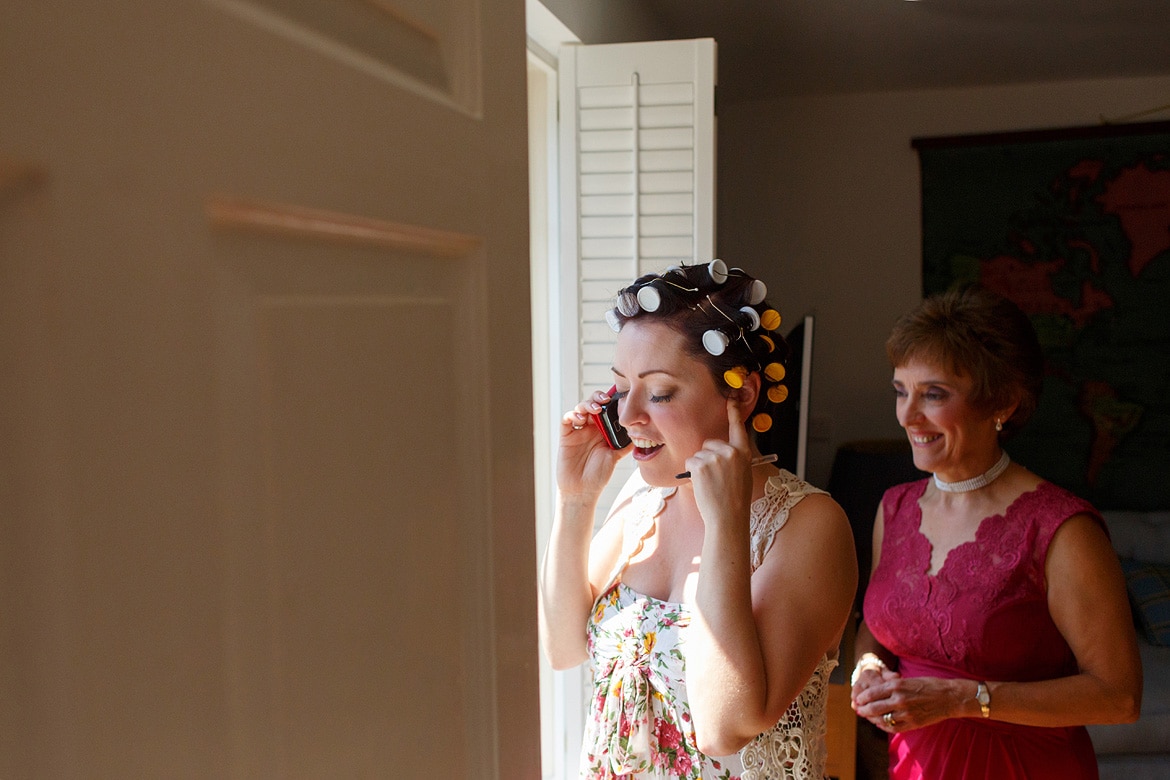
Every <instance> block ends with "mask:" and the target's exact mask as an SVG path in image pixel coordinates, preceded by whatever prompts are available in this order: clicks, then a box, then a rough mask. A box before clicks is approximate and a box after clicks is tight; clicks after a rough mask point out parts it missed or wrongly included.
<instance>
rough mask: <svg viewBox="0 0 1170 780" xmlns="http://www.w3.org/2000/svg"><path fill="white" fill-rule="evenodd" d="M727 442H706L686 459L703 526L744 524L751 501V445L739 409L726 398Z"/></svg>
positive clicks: (718, 440)
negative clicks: (741, 521) (737, 520)
mask: <svg viewBox="0 0 1170 780" xmlns="http://www.w3.org/2000/svg"><path fill="white" fill-rule="evenodd" d="M727 429H728V430H727V441H723V440H722V439H708V440H707V441H705V442H703V447H702V449H700V450H699V451H698V452H696V453H695V454H694V455H692V456H691V457H689V458H687V460H686V467H687V470H688V471H690V472H691V484H692V485H693V486H694V491H695V503H696V504H697V505H698V507H699V512H700V514H702V516H703V521H704V522H705V523H712V524H714V523H722V522H726V521H732V520H735V519H736V518H738V519H741V520H744V521H746V520H747V517H748V512H749V510H750V508H751V501H752V467H751V463H752V445H751V440H750V439H749V438H748V435H747V430H746V429H745V428H744V424H743V417H742V416H741V414H740V410H739V406H738V405H736V403H735V402H734V400H733V399H731V398H728V399H727Z"/></svg>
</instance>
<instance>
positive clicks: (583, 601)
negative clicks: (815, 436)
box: [540, 261, 857, 780]
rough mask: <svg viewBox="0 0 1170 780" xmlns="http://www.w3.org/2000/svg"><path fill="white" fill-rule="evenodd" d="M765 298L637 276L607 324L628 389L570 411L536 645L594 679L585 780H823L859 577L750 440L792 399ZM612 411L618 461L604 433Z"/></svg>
mask: <svg viewBox="0 0 1170 780" xmlns="http://www.w3.org/2000/svg"><path fill="white" fill-rule="evenodd" d="M765 294H766V288H765V287H764V285H763V283H761V282H760V281H758V280H756V279H753V278H752V277H750V276H748V275H747V274H745V273H743V272H742V271H740V270H738V269H731V270H730V271H729V270H728V269H727V268H726V266H724V265H723V263H722V262H720V261H714V262H712V263H711V264H709V265H696V266H686V267H682V268H673V269H670V270H668V271H667V272H666V273H665V274H663V275H661V276H659V275H650V276H644V277H642V278H640V279H638V280H637V281H636V282H634V284H633V285H631V286H630V287H627V288H626V289H624V290H623V291H622V292H621V293H620V294H619V296H618V306H617V308H616V309H615V310H613V311H611V312H610V315H609V319H610V323H611V325H613V326H615V329H617V330H618V337H617V346H616V349H615V352H614V360H613V375H614V381H615V383H616V389H615V391H614V392H613V394H612V395H611V394H610V393H606V392H596V393H594V394H593V395H592V396H591V397H590V398H589V399H588V400H587V401H585V402H583V403H581V404H579V405H578V406H577V407H576V408H574V409H573V410H571V411H570V412H568V413H567V414H565V416H564V419H563V424H562V426H561V442H560V452H559V456H558V463H557V483H558V497H557V501H558V505H557V514H556V518H555V520H554V525H553V530H552V535H551V538H550V541H549V546H548V550H547V553H546V555H545V560H544V562H543V565H542V568H541V576H540V584H541V601H540V606H541V634H542V636H541V639H542V643H543V646H544V649H545V652H546V655H547V656H548V658H549V660H550V662H551V664H552V665H553V667H554V668H558V669H563V668H567V667H570V666H574V665H577V664H579V663H582V662H583V661H586V660H588V661H590V662H591V665H592V669H593V681H594V682H593V691H594V692H593V697H592V702H591V709H590V713H589V719H588V725H587V730H586V735H585V742H584V749H583V755H582V762H581V775H580V776H581V777H583V778H614V777H623V778H626V777H629V778H703V779H704V780H714V779H715V778H722V779H724V780H727V779H730V778H743V780H765V778H774V779H775V780H780V779H781V778H800V779H801V780H804V779H806V778H820V777H821V776H822V775H823V771H824V763H825V746H824V734H825V696H826V693H827V688H826V685H827V682H828V675H829V672H830V671H831V670H832V669H833V667H834V666H835V665H836V658H837V647H838V645H839V642H840V639H841V634H842V631H843V629H844V626H845V624H846V622H847V620H848V616H849V612H850V604H851V602H852V599H853V594H854V592H855V589H856V583H857V565H856V559H855V556H854V548H853V540H852V535H851V533H850V529H849V525H848V521H847V519H846V518H845V515H844V513H843V512H842V510H841V508H840V507H839V506H838V505H837V504H836V503H835V502H834V501H833V500H832V499H830V498H829V497H828V496H827V495H826V494H824V493H823V492H822V491H820V490H817V489H815V488H813V487H811V486H810V485H808V484H806V483H804V482H802V481H800V480H799V479H797V478H796V477H795V476H793V475H792V474H790V473H788V472H785V471H781V470H778V469H776V468H775V467H773V466H771V465H769V464H768V463H767V462H766V459H764V458H761V457H760V453H759V451H758V450H757V449H756V447H755V444H754V443H753V439H752V435H751V433H750V431H752V430H754V431H762V430H766V429H767V428H768V426H769V425H770V419H771V416H770V414H769V410H770V409H772V408H773V406H774V404H776V403H779V402H781V401H782V400H783V397H784V389H783V385H782V384H781V382H782V379H783V373H784V372H783V358H784V355H785V353H786V347H785V345H784V341H783V339H782V338H781V337H780V336H779V335H778V334H777V333H775V328H776V327H777V326H778V325H779V319H780V318H779V315H778V314H777V312H776V311H775V310H774V309H772V308H771V307H770V306H769V305H768V304H767V303H766V302H765V301H764V296H765ZM614 400H616V403H617V408H618V410H619V414H618V422H620V424H621V425H622V426H624V427H625V428H626V429H627V430H628V433H629V436H630V437H631V438H632V444H630V445H629V446H626V447H625V448H624V449H612V448H611V447H610V446H608V445H607V443H606V440H605V437H604V436H603V433H602V430H601V428H600V427H598V426H595V425H594V424H593V421H594V420H593V418H594V417H595V416H597V415H598V414H600V413H602V412H603V411H604V409H603V407H604V406H605V405H607V404H609V403H611V402H612V401H614ZM619 446H620V445H619ZM626 455H629V456H630V457H632V458H634V460H635V461H637V464H638V472H636V473H635V477H634V478H633V479H632V480H631V483H630V484H628V485H627V487H626V489H625V490H623V493H622V495H621V496H619V498H618V500H617V501H616V502H615V504H614V506H613V508H612V509H611V510H610V512H609V516H608V519H607V520H606V521H605V524H604V525H603V526H602V527H601V529H600V530H599V531H598V532H597V534H596V535H593V517H594V511H595V509H596V506H597V502H598V499H599V497H600V495H601V492H602V489H603V488H604V487H605V485H606V483H607V481H608V480H609V479H610V477H611V475H612V474H613V470H614V464H615V463H616V462H617V461H618V459H619V458H622V457H625V456H626Z"/></svg>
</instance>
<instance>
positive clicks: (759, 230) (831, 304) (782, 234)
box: [718, 76, 1170, 485]
mask: <svg viewBox="0 0 1170 780" xmlns="http://www.w3.org/2000/svg"><path fill="white" fill-rule="evenodd" d="M1167 94H1170V76H1165V77H1159V78H1144V79H1127V80H1115V81H1086V82H1062V83H1053V84H1032V85H1021V86H1011V87H988V88H980V89H963V90H935V91H917V92H895V93H880V94H862V95H842V96H833V97H820V98H786V99H777V100H773V101H762V102H755V103H748V104H739V105H731V106H726V105H725V106H721V107H720V109H719V153H718V161H719V162H718V165H719V177H718V187H719V193H718V198H719V200H718V214H719V217H718V218H719V226H718V248H719V254H720V255H721V256H722V257H723V258H724V259H726V260H727V261H728V262H729V263H732V264H735V263H739V264H741V265H743V266H744V267H745V268H749V269H751V270H753V271H756V272H758V273H759V274H760V275H761V276H763V277H764V278H765V279H766V280H767V281H768V283H769V287H770V292H771V297H773V298H774V300H775V301H776V302H777V303H779V304H780V306H781V311H782V313H783V314H784V315H785V316H786V318H787V321H788V323H789V324H791V323H793V322H795V321H796V318H797V317H798V316H800V315H801V314H804V313H805V312H807V311H815V313H816V314H817V342H816V353H815V354H816V367H815V370H814V388H813V396H812V397H813V407H814V408H813V416H814V423H816V424H817V425H816V426H815V427H818V428H821V429H822V431H823V430H824V429H826V428H827V434H828V435H827V438H819V439H817V440H815V441H812V442H810V449H809V471H808V476H809V478H810V479H811V481H812V482H814V483H815V484H820V485H824V484H825V483H826V482H827V480H828V477H829V470H830V467H831V465H832V459H833V455H834V453H835V452H836V449H837V447H838V446H839V445H840V444H842V443H843V442H847V441H851V440H854V439H863V438H879V437H897V436H900V435H901V430H900V429H899V428H898V427H897V424H896V422H895V420H894V415H893V396H892V393H891V391H890V390H889V389H888V388H889V369H888V367H887V365H886V363H885V357H884V354H883V347H882V345H883V343H884V341H885V336H886V334H887V333H888V331H889V328H890V326H891V325H892V323H893V321H894V320H895V319H896V318H897V317H898V316H899V315H900V314H901V313H902V312H904V311H906V310H907V309H909V308H911V307H912V306H914V305H915V304H916V303H917V302H918V301H919V300H920V298H921V287H920V284H921V275H920V262H921V252H920V243H919V241H920V234H919V189H918V158H917V154H916V153H915V152H914V150H913V149H911V147H910V139H912V138H915V137H922V136H937V135H961V134H968V133H983V132H997V131H1012V130H1026V129H1036V128H1046V127H1070V126H1078V125H1091V124H1096V123H1098V122H1099V121H1100V116H1101V115H1104V116H1106V117H1117V116H1124V115H1128V114H1133V113H1135V112H1139V111H1143V110H1146V109H1149V108H1151V107H1153V106H1159V105H1165V103H1166V96H1167ZM1150 118H1151V119H1165V118H1167V117H1166V115H1165V114H1161V115H1158V116H1152V117H1150Z"/></svg>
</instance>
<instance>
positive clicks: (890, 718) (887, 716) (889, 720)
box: [882, 712, 898, 728]
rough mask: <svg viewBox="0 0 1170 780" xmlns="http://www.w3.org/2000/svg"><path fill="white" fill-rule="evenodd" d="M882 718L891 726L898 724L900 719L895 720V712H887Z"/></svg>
mask: <svg viewBox="0 0 1170 780" xmlns="http://www.w3.org/2000/svg"><path fill="white" fill-rule="evenodd" d="M882 720H883V721H885V724H886V725H887V726H889V727H890V728H893V727H894V726H896V725H898V721H896V720H894V713H892V712H887V713H886V714H885V715H882Z"/></svg>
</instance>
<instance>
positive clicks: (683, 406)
mask: <svg viewBox="0 0 1170 780" xmlns="http://www.w3.org/2000/svg"><path fill="white" fill-rule="evenodd" d="M683 338H685V337H684V336H683V334H681V333H679V332H678V331H676V330H674V329H672V328H671V327H669V326H668V325H665V324H663V323H661V322H655V321H653V320H632V321H630V322H627V323H626V324H625V326H624V327H623V328H622V330H621V332H620V333H619V334H618V338H617V347H616V349H615V350H614V362H613V373H614V381H615V383H616V384H617V395H618V397H619V398H620V399H621V400H620V401H619V402H618V409H619V412H620V414H619V418H618V419H619V421H620V422H621V424H622V425H624V426H625V427H626V429H627V430H628V431H629V433H630V437H631V438H632V439H633V442H634V452H633V458H634V460H635V461H637V462H638V467H639V469H641V472H642V478H643V479H644V480H645V481H646V482H647V484H650V485H655V486H660V487H670V486H675V485H678V484H679V481H678V480H677V479H676V478H675V475H676V474H678V473H679V472H681V471H683V470H685V468H686V467H685V466H684V465H683V464H684V462H685V461H686V459H687V458H689V457H690V456H691V455H694V454H695V453H696V452H697V451H698V450H699V449H700V448H701V447H702V446H703V442H704V441H706V440H707V439H723V440H726V439H727V401H726V398H725V396H724V395H723V393H722V392H721V390H720V388H719V387H717V386H716V384H715V380H714V378H713V377H712V376H711V371H710V369H709V368H708V367H707V365H706V364H705V363H703V362H702V361H700V360H698V359H696V358H695V357H693V356H692V355H690V354H688V353H687V352H686V351H685V350H684V349H683Z"/></svg>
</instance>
